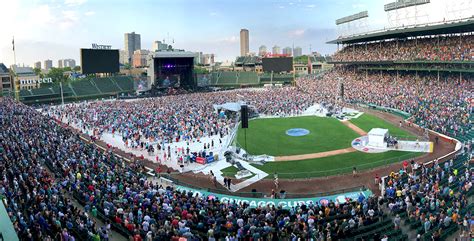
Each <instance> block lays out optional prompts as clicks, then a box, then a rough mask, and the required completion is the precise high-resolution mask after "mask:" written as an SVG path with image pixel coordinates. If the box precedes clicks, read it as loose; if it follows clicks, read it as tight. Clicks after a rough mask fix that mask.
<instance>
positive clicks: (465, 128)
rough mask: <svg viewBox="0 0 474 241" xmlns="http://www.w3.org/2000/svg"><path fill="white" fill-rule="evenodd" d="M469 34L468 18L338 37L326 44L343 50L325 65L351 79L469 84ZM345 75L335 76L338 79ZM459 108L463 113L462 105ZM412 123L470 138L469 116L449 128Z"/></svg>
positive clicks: (473, 24) (471, 22)
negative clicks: (340, 47) (332, 65)
mask: <svg viewBox="0 0 474 241" xmlns="http://www.w3.org/2000/svg"><path fill="white" fill-rule="evenodd" d="M473 31H474V19H468V20H466V21H460V22H453V23H443V24H437V25H429V26H425V27H413V28H408V29H404V30H388V31H384V32H376V33H371V34H365V35H358V36H351V37H347V38H339V39H336V40H334V41H330V42H328V43H334V44H342V45H344V46H345V47H344V48H343V49H341V50H340V51H338V52H336V53H335V54H334V55H333V57H332V60H331V61H329V63H331V64H334V65H335V66H336V68H337V69H338V70H337V71H342V72H341V73H345V74H348V73H351V75H352V76H353V77H355V78H358V79H360V80H365V81H370V80H376V79H384V81H394V82H396V81H405V80H418V81H419V82H421V81H426V82H429V81H434V82H436V83H440V82H446V83H453V81H456V82H460V83H472V81H473V80H474V75H473V73H474V68H473V67H474V54H473V53H472V49H474V44H473V43H474V35H473V34H472V32H473ZM345 74H343V75H342V76H341V77H342V78H343V79H344V75H345ZM366 104H371V103H366ZM455 105H457V106H459V105H460V104H458V103H455ZM463 105H466V103H464V104H463ZM465 108H466V110H467V109H468V106H465ZM463 118H464V117H463ZM414 121H415V123H419V124H420V125H421V126H423V127H427V128H430V129H435V130H437V131H441V132H442V133H445V134H447V135H450V136H453V137H455V138H456V139H458V140H460V141H461V142H466V141H472V140H474V130H473V129H472V125H471V124H470V123H472V116H469V118H466V120H463V122H464V124H463V125H459V126H456V127H455V128H453V126H452V125H449V126H442V127H440V126H433V125H429V124H427V123H425V118H424V117H423V116H420V115H419V116H415V117H414Z"/></svg>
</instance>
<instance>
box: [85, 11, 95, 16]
mask: <svg viewBox="0 0 474 241" xmlns="http://www.w3.org/2000/svg"><path fill="white" fill-rule="evenodd" d="M94 14H95V12H94V11H87V12H85V13H84V15H86V16H92V15H94Z"/></svg>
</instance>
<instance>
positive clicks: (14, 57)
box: [12, 36, 20, 100]
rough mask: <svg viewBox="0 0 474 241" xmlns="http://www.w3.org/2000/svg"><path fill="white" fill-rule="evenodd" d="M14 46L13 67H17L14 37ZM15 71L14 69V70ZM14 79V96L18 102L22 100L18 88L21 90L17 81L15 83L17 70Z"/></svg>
mask: <svg viewBox="0 0 474 241" xmlns="http://www.w3.org/2000/svg"><path fill="white" fill-rule="evenodd" d="M12 45H13V65H14V66H15V68H16V67H18V66H16V51H15V36H13V40H12ZM12 69H13V68H12ZM12 77H13V89H14V91H15V92H14V94H15V99H16V100H20V94H19V90H18V89H17V88H19V87H18V86H17V85H16V81H15V78H16V70H15V73H14V75H13V76H12Z"/></svg>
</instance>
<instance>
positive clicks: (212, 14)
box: [209, 12, 219, 16]
mask: <svg viewBox="0 0 474 241" xmlns="http://www.w3.org/2000/svg"><path fill="white" fill-rule="evenodd" d="M217 15H219V14H218V13H217V12H210V13H209V16H217Z"/></svg>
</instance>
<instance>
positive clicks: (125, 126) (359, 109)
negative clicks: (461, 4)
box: [0, 0, 474, 241]
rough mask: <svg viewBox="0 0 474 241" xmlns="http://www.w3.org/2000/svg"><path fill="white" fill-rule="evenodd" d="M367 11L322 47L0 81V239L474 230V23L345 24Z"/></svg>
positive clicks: (159, 58)
mask: <svg viewBox="0 0 474 241" xmlns="http://www.w3.org/2000/svg"><path fill="white" fill-rule="evenodd" d="M426 4H431V3H430V1H423V0H420V1H395V2H394V3H390V4H386V5H385V11H386V12H388V14H389V21H395V22H397V21H399V17H400V16H398V17H397V18H396V20H393V18H394V16H392V15H390V14H398V13H393V11H399V10H400V9H402V10H403V9H406V8H416V7H417V6H418V7H420V6H423V5H426ZM415 11H417V10H415ZM366 18H368V14H367V12H361V13H358V14H354V15H351V16H347V17H344V18H340V19H337V20H335V22H336V25H337V26H338V27H339V28H340V29H341V32H339V33H340V34H339V36H338V37H337V38H336V39H334V40H331V41H328V42H327V44H334V45H337V48H338V50H337V51H336V52H335V53H334V54H332V55H331V56H324V57H323V56H307V58H304V59H303V60H301V58H300V59H296V57H292V56H288V55H271V54H265V55H261V56H251V55H248V56H238V57H237V58H236V59H235V62H234V65H232V67H221V68H220V69H218V68H213V69H211V71H210V72H208V73H197V69H196V68H197V65H196V64H194V63H195V58H196V57H195V54H194V53H192V52H188V51H184V50H173V49H172V48H169V49H167V50H165V51H155V52H153V53H150V54H149V55H147V63H149V64H150V66H149V67H148V68H147V69H146V71H145V72H146V73H145V72H143V73H141V74H140V75H139V76H136V75H135V76H133V75H131V74H130V73H129V72H131V71H128V72H127V71H121V70H120V69H119V66H120V64H119V51H118V50H115V49H110V48H108V49H94V48H93V49H86V48H84V49H81V50H80V51H81V66H82V74H83V76H82V77H80V78H78V79H77V80H74V81H71V82H64V83H63V82H60V83H52V84H49V83H48V84H42V85H41V87H39V88H25V89H18V90H17V91H12V92H8V93H7V92H3V93H2V95H3V96H2V97H0V100H1V101H0V124H1V126H2V129H1V130H0V160H1V162H0V173H1V174H2V175H1V176H2V181H1V182H0V197H1V198H2V200H3V206H1V208H0V218H2V223H4V224H5V225H2V226H4V227H2V229H0V236H1V237H2V238H5V240H130V239H132V240H375V241H378V240H383V241H387V240H464V239H463V238H465V240H468V239H469V238H472V237H474V236H473V233H474V232H473V231H472V230H473V228H474V226H472V222H473V221H472V220H473V219H474V216H471V214H472V212H473V210H474V201H473V199H474V195H473V194H474V189H473V188H472V182H473V181H474V160H473V158H472V156H473V150H472V143H473V141H474V126H473V121H474V117H473V116H472V114H473V112H474V68H473V67H474V18H473V17H472V16H470V17H467V18H461V19H454V20H444V21H443V22H433V23H431V22H430V23H424V24H412V25H404V24H403V25H400V26H398V27H391V28H386V29H382V30H377V31H369V32H361V33H353V32H347V31H352V29H353V28H354V26H357V27H360V26H361V25H360V22H361V21H366ZM356 23H357V24H356ZM391 23H393V22H391ZM353 24H356V25H353ZM247 34H248V33H247ZM247 44H248V43H247ZM241 46H242V45H241ZM247 47H248V46H247ZM297 66H299V67H298V68H302V69H304V70H302V71H304V73H302V72H301V71H297V69H296V68H297ZM325 66H331V67H330V68H326V67H325ZM0 67H1V66H0ZM200 67H202V66H200ZM14 78H17V76H14Z"/></svg>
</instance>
